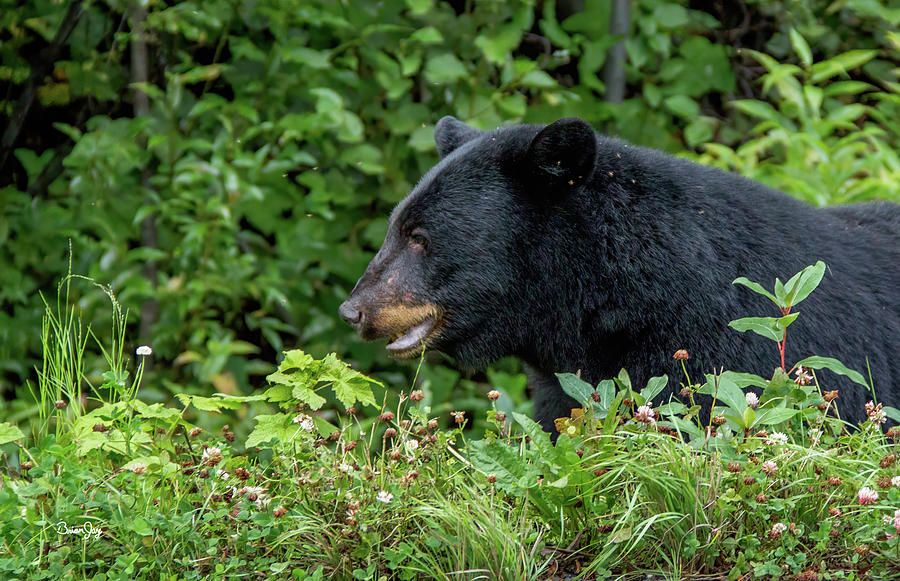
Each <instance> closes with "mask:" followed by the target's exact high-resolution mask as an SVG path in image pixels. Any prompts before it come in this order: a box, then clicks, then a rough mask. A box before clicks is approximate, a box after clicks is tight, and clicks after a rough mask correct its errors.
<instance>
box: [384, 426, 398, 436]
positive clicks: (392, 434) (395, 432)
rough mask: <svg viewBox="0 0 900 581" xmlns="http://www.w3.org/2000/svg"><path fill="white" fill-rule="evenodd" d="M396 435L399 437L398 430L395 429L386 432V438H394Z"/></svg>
mask: <svg viewBox="0 0 900 581" xmlns="http://www.w3.org/2000/svg"><path fill="white" fill-rule="evenodd" d="M396 435H397V430H396V429H394V428H388V429H386V430H385V431H384V437H385V438H393V437H394V436H396Z"/></svg>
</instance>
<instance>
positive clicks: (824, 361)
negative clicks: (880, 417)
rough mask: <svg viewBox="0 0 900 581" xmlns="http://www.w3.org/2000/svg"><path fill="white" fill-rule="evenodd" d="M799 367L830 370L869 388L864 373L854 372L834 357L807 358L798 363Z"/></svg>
mask: <svg viewBox="0 0 900 581" xmlns="http://www.w3.org/2000/svg"><path fill="white" fill-rule="evenodd" d="M797 366H801V367H809V368H810V369H828V370H829V371H832V372H834V373H837V374H838V375H843V376H845V377H848V378H849V379H851V380H852V381H854V382H855V383H858V384H859V385H862V386H864V387H867V388H868V387H869V383H868V382H867V381H866V378H865V377H863V375H862V373H859V372H858V371H853V370H852V369H850V368H848V367H847V366H845V365H844V364H843V363H841V362H840V361H838V360H837V359H834V358H833V357H818V356H813V357H807V358H806V359H802V360H800V361H798V362H797Z"/></svg>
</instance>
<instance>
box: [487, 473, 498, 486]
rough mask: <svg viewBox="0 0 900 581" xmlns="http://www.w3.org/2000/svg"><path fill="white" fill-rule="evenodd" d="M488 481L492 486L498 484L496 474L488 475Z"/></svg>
mask: <svg viewBox="0 0 900 581" xmlns="http://www.w3.org/2000/svg"><path fill="white" fill-rule="evenodd" d="M487 481H488V482H490V483H491V484H493V483H495V482H497V475H496V474H488V475H487Z"/></svg>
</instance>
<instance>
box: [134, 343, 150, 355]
mask: <svg viewBox="0 0 900 581" xmlns="http://www.w3.org/2000/svg"><path fill="white" fill-rule="evenodd" d="M135 353H137V354H138V355H140V356H142V357H145V356H147V355H153V349H151V348H150V345H141V346H140V347H138V348H137V351H136V352H135Z"/></svg>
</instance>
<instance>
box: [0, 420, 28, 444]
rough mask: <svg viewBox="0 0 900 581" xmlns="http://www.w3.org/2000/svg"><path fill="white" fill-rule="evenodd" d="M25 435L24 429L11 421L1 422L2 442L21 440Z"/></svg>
mask: <svg viewBox="0 0 900 581" xmlns="http://www.w3.org/2000/svg"><path fill="white" fill-rule="evenodd" d="M24 437H25V434H23V433H22V430H20V429H19V428H17V427H16V426H14V425H12V424H10V423H9V422H3V423H2V424H0V444H8V443H10V442H14V441H16V440H21V439H23V438H24Z"/></svg>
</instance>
